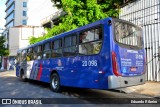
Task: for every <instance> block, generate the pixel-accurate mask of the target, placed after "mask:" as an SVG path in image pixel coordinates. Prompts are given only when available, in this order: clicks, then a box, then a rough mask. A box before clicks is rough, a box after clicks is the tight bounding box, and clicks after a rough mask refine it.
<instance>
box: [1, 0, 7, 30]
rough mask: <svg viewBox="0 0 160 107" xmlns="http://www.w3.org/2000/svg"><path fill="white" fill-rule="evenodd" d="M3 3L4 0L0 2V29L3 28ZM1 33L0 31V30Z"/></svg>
mask: <svg viewBox="0 0 160 107" xmlns="http://www.w3.org/2000/svg"><path fill="white" fill-rule="evenodd" d="M5 2H6V0H0V29H1V28H4V24H5V19H4V17H5V15H6V14H5V7H6V6H5ZM0 32H1V30H0Z"/></svg>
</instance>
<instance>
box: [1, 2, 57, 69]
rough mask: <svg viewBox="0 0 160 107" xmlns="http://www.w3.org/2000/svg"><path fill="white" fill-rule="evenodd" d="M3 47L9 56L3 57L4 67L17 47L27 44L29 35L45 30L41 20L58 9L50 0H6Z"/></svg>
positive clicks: (39, 34) (41, 33) (42, 32)
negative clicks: (6, 49)
mask: <svg viewBox="0 0 160 107" xmlns="http://www.w3.org/2000/svg"><path fill="white" fill-rule="evenodd" d="M5 5H6V9H5V12H6V16H5V20H6V23H5V28H6V29H5V30H4V31H3V34H2V35H3V36H5V38H6V40H7V41H6V43H5V47H7V48H8V49H9V57H4V59H3V62H4V63H3V65H4V69H7V68H8V66H7V68H6V63H7V64H8V63H9V62H10V60H12V59H13V58H14V57H15V56H16V51H17V50H18V49H19V48H22V47H26V46H28V45H29V37H30V36H42V35H43V34H44V33H45V31H44V28H43V27H40V26H41V20H42V19H43V18H45V17H47V16H49V15H51V14H54V13H55V12H57V11H58V9H57V8H55V7H53V3H52V2H51V0H6V3H5ZM33 33H34V34H33Z"/></svg>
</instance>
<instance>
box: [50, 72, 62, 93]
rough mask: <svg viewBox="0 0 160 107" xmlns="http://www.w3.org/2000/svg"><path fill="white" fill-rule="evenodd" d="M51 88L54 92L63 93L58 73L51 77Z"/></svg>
mask: <svg viewBox="0 0 160 107" xmlns="http://www.w3.org/2000/svg"><path fill="white" fill-rule="evenodd" d="M50 87H51V90H52V91H54V92H60V91H61V86H60V79H59V76H58V74H57V73H53V74H52V75H51V79H50Z"/></svg>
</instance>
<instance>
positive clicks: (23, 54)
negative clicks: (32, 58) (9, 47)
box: [21, 50, 26, 61]
mask: <svg viewBox="0 0 160 107" xmlns="http://www.w3.org/2000/svg"><path fill="white" fill-rule="evenodd" d="M21 59H22V61H26V50H23V51H22V56H21Z"/></svg>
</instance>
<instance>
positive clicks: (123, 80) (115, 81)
mask: <svg viewBox="0 0 160 107" xmlns="http://www.w3.org/2000/svg"><path fill="white" fill-rule="evenodd" d="M145 81H146V80H145V75H140V76H134V77H122V76H113V75H112V76H109V77H108V89H115V88H122V87H128V86H133V85H139V84H144V83H145Z"/></svg>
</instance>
